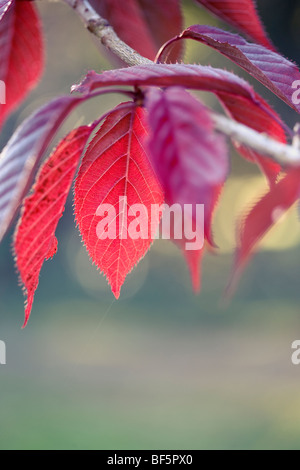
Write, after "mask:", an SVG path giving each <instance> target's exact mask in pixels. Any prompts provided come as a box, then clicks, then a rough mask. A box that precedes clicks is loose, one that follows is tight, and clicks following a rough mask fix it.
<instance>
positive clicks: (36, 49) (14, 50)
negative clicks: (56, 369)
mask: <svg viewBox="0 0 300 470" xmlns="http://www.w3.org/2000/svg"><path fill="white" fill-rule="evenodd" d="M2 3H3V2H2ZM6 5H7V4H6ZM1 13H2V19H1V21H0V43H1V61H0V80H2V81H3V82H4V83H5V85H6V104H3V105H1V106H0V127H1V125H2V124H3V121H4V120H5V119H6V118H7V116H8V114H9V113H11V112H12V111H13V109H14V108H15V107H16V106H17V105H18V104H20V102H21V101H22V100H24V99H25V97H26V96H27V94H28V92H29V91H30V90H31V89H32V88H33V87H34V86H35V85H36V83H37V82H38V80H39V78H40V76H41V74H42V70H43V65H44V57H43V40H42V33H41V26H40V21H39V17H38V14H37V11H36V8H35V6H34V5H33V3H30V2H25V1H24V2H21V1H18V2H11V3H9V4H8V7H7V9H6V11H5V7H2V8H1V4H0V18H1Z"/></svg>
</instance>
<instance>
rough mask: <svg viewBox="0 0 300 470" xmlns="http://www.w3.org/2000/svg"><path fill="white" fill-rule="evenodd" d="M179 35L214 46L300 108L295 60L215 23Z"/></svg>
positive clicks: (288, 101)
mask: <svg viewBox="0 0 300 470" xmlns="http://www.w3.org/2000/svg"><path fill="white" fill-rule="evenodd" d="M179 37H180V38H189V39H195V40H196V41H199V42H202V43H203V44H207V45H208V46H211V47H213V48H214V49H216V50H217V51H219V52H220V53H221V54H223V55H224V56H225V57H227V58H228V59H230V60H232V61H233V62H234V63H236V64H237V65H239V66H240V67H242V68H243V69H244V70H246V72H248V73H250V75H252V76H253V77H254V78H256V80H258V81H259V82H261V83H262V84H263V85H265V86H266V87H267V88H269V90H271V91H272V92H273V93H275V95H277V96H278V97H279V98H281V99H282V100H283V101H284V102H285V103H287V104H288V105H289V106H291V107H292V108H293V109H295V110H296V111H298V112H300V105H298V106H296V104H295V103H294V102H293V94H294V92H295V89H294V88H293V83H294V82H295V81H297V80H300V72H299V70H298V67H297V66H296V65H295V64H293V63H292V62H290V61H289V60H287V59H285V58H284V57H283V56H281V55H280V54H277V53H276V52H273V51H270V50H269V49H266V48H265V47H264V46H261V45H259V44H252V43H249V42H247V41H246V40H245V39H244V38H242V37H241V36H239V35H238V34H232V33H229V32H226V31H222V30H221V29H218V28H213V27H211V26H202V25H194V26H190V27H189V28H187V29H186V30H185V31H183V33H181V35H180V36H179Z"/></svg>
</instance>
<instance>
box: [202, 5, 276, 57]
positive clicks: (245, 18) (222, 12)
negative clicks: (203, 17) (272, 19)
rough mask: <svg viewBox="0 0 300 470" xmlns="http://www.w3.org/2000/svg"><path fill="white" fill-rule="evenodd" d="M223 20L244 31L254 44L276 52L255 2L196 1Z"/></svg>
mask: <svg viewBox="0 0 300 470" xmlns="http://www.w3.org/2000/svg"><path fill="white" fill-rule="evenodd" d="M196 1H197V2H198V3H201V5H203V6H204V7H205V8H207V10H209V11H211V12H212V13H213V14H214V15H216V16H217V17H218V18H221V20H223V21H225V22H227V23H229V24H231V25H232V26H234V27H235V28H237V29H239V30H240V31H242V33H244V34H246V35H247V36H248V37H249V38H250V39H252V40H253V41H254V42H257V43H259V44H262V45H263V46H265V47H267V48H268V49H271V50H274V46H273V44H272V43H271V42H270V40H269V38H268V36H267V34H266V33H265V31H264V28H263V25H262V23H261V21H260V19H259V16H258V14H257V11H256V3H255V1H254V0H196Z"/></svg>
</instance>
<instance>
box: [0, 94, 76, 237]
mask: <svg viewBox="0 0 300 470" xmlns="http://www.w3.org/2000/svg"><path fill="white" fill-rule="evenodd" d="M82 100H83V98H80V97H72V96H64V97H61V98H57V99H55V100H53V101H51V102H50V103H48V104H46V105H45V106H43V107H42V108H40V109H39V110H38V111H36V112H35V113H34V114H33V115H31V116H30V117H29V118H28V119H27V120H25V121H24V122H23V123H22V124H21V125H20V126H19V128H18V129H17V130H16V132H15V133H14V134H13V136H12V137H11V139H10V140H9V142H8V143H7V145H6V147H5V148H4V149H3V151H2V153H1V154H0V241H1V240H2V238H3V236H4V234H5V232H6V231H7V229H8V227H9V225H10V223H11V222H12V220H13V218H14V216H15V214H16V212H17V210H18V207H19V205H20V203H21V201H22V198H23V197H24V195H25V194H26V192H27V190H28V189H29V185H30V183H31V180H32V178H33V175H34V172H35V170H36V168H37V165H38V164H39V162H40V160H41V158H42V156H43V154H44V152H45V150H46V148H47V146H48V144H49V143H50V141H51V139H52V137H53V136H54V134H55V132H56V131H57V129H58V128H59V126H60V125H61V124H62V122H63V120H64V119H65V118H66V117H67V115H68V114H69V113H70V111H71V110H72V109H73V108H74V107H75V106H76V105H77V104H79V103H80V102H81V101H82Z"/></svg>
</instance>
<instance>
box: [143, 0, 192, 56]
mask: <svg viewBox="0 0 300 470" xmlns="http://www.w3.org/2000/svg"><path fill="white" fill-rule="evenodd" d="M138 2H139V4H140V8H141V11H142V12H143V15H144V17H145V20H146V23H147V24H148V26H149V29H150V31H151V34H152V37H153V40H154V41H155V48H156V52H157V51H158V50H159V48H160V47H161V46H162V45H163V44H164V43H165V42H167V41H168V40H169V39H171V38H172V37H174V36H176V35H177V34H178V33H179V32H180V31H181V29H182V25H183V18H182V14H181V7H180V2H179V0H164V1H163V2H162V1H160V0H138ZM181 53H182V45H181V44H175V45H174V47H172V49H171V50H170V52H169V54H168V57H167V61H168V62H176V61H177V60H178V59H180V57H181ZM153 59H154V57H153Z"/></svg>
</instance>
